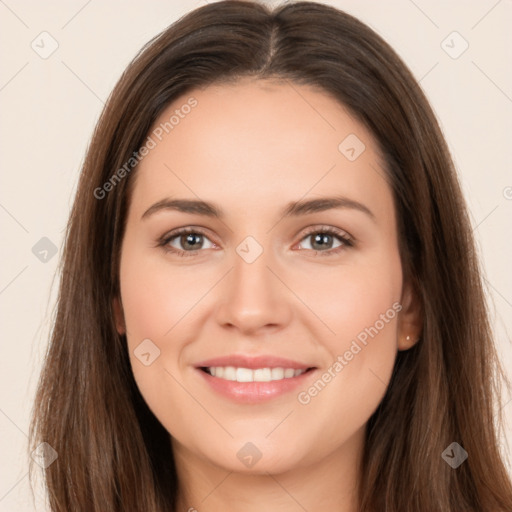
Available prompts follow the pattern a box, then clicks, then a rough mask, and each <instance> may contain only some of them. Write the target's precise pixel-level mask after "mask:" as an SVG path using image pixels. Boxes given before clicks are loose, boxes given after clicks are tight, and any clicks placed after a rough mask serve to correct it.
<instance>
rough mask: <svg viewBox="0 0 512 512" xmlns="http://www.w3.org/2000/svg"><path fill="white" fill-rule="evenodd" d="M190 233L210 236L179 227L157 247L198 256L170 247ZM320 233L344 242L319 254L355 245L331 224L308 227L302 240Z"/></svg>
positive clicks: (336, 252)
mask: <svg viewBox="0 0 512 512" xmlns="http://www.w3.org/2000/svg"><path fill="white" fill-rule="evenodd" d="M189 233H192V234H194V235H201V236H204V237H206V238H208V236H207V234H206V233H205V232H204V231H203V230H201V229H199V228H183V229H179V230H177V231H173V232H171V233H169V234H168V235H164V236H163V237H162V238H160V240H159V241H158V244H157V247H162V248H163V250H164V251H165V252H166V253H174V254H176V255H177V256H179V257H188V256H196V255H197V253H198V252H200V250H197V251H182V250H180V249H176V248H174V247H170V246H169V245H168V244H169V242H171V241H172V240H174V239H175V238H177V237H179V236H181V235H186V234H189ZM319 233H322V234H327V235H332V236H334V237H336V238H338V240H339V241H340V242H341V243H342V245H340V246H339V247H336V248H335V249H328V250H326V251H315V253H317V254H318V253H320V255H321V256H334V255H337V254H338V253H339V252H341V251H343V250H345V249H347V248H350V247H353V246H354V240H353V239H352V238H351V237H349V236H348V235H347V234H346V233H345V232H343V231H339V230H338V229H335V228H332V227H329V226H321V227H318V226H313V227H312V228H310V229H308V230H307V231H306V233H304V235H303V236H302V238H301V240H300V241H302V240H304V239H305V238H307V237H308V236H311V235H313V234H319ZM306 250H310V251H313V250H314V249H306Z"/></svg>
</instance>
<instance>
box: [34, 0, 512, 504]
mask: <svg viewBox="0 0 512 512" xmlns="http://www.w3.org/2000/svg"><path fill="white" fill-rule="evenodd" d="M60 286H61V287H60V294H59V299H58V311H57V316H56V321H55V326H54V329H53V332H52V339H51V344H50V349H49V353H48V356H47V360H46V364H45V367H44V369H43V373H42V376H41V381H40V385H39V390H38V394H37V397H36V406H35V409H34V416H33V423H32V431H31V433H32V447H33V448H35V447H36V446H38V445H39V444H40V443H43V442H45V443H48V445H49V446H51V448H52V449H53V450H55V452H56V454H57V455H58V457H57V459H56V460H55V461H53V462H52V463H51V464H48V465H47V468H46V473H45V477H46V482H47V487H48V494H49V501H50V505H51V509H52V510H53V511H64V510H65V511H69V510H87V511H90V510H109V511H115V510H134V511H135V510H137V511H139V510H147V511H164V510H199V511H201V510H210V511H213V510H231V511H236V510H244V511H247V510H261V509H265V508H266V509H269V510H325V509H328V508H329V509H331V510H338V511H340V512H355V511H382V510H386V511H397V512H398V511H400V512H402V511H412V510H414V511H420V512H422V511H425V512H427V511H428V512H431V511H432V510H446V511H459V510H460V511H466V512H467V511H489V512H491V511H492V512H496V511H505V510H511V509H512V490H511V483H510V480H509V477H508V475H507V473H506V469H505V467H504V464H503V461H502V459H501V456H500V452H499V446H498V441H497V434H496V430H495V428H496V426H495V424H494V420H493V406H494V404H495V403H496V400H497V398H498V396H499V395H498V392H499V387H498V384H499V382H500V381H499V379H496V380H495V378H494V375H495V370H500V367H499V364H498V361H497V359H496V354H495V350H494V346H493V342H492V337H491V331H490V327H489V323H488V316H487V312H486V308H485V302H484V296H483V292H482V288H481V283H480V277H479V269H478V263H477V260H476V256H475V250H474V243H473V240H472V233H471V229H470V224H469V221H468V217H467V213H466V209H465V205H464V201H463V198H462V194H461V191H460V187H459V185H458V182H457V178H456V175H455V172H454V169H453V164H452V162H451V159H450V156H449V153H448V150H447V147H446V143H445V141H444V139H443V136H442V134H441V131H440V129H439V126H438V124H437V121H436V119H435V117H434V115H433V113H432V110H431V108H430V107H429V105H428V102H427V100H426V98H425V96H424V95H423V93H422V92H421V90H420V89H419V87H418V86H417V84H416V82H415V80H414V78H413V76H412V75H411V73H410V72H409V71H408V70H407V68H406V66H405V65H404V64H403V63H402V62H401V60H400V59H399V57H398V56H397V55H396V53H395V52H394V51H393V50H392V49H391V48H390V47H389V46H388V45H387V44H386V43H385V42H384V41H383V40H382V39H381V38H380V37H379V36H377V35H376V34H375V33H374V32H373V31H372V30H371V29H369V28H368V27H367V26H365V25H364V24H362V23H361V22H359V21H358V20H356V19H354V18H353V17H351V16H349V15H347V14H345V13H343V12H341V11H339V10H336V9H334V8H331V7H327V6H323V5H320V4H316V3H312V2H301V3H298V4H289V5H285V6H282V7H279V8H276V9H275V10H274V11H271V10H269V9H268V8H266V7H264V6H262V5H259V4H257V3H252V2H236V1H227V2H219V3H216V4H213V5H209V6H205V7H203V8H200V9H197V10H195V11H193V12H191V13H190V14H188V15H187V16H185V17H183V18H182V19H180V20H179V21H178V22H177V23H175V24H174V25H172V26H171V27H169V28H168V29H167V30H166V31H165V32H163V33H162V34H161V35H160V36H158V37H157V38H155V39H154V40H153V41H152V42H151V43H150V44H149V45H148V46H147V47H146V48H145V49H144V51H143V52H141V54H140V55H139V56H138V57H137V58H136V59H135V60H134V61H133V62H132V63H131V64H130V66H129V67H128V69H127V70H126V72H125V73H124V74H123V76H122V77H121V79H120V81H119V83H118V84H117V86H116V88H115V89H114V92H113V93H112V95H111V97H110V99H109V101H108V103H107V105H106V107H105V110H104V112H103V115H102V117H101V119H100V121H99V123H98V126H97V128H96V131H95V133H94V136H93V140H92V143H91V145H90V147H89V150H88V153H87V158H86V161H85V163H84V167H83V170H82V174H81V179H80V183H79V188H78V191H77V196H76V199H75V203H74V206H73V210H72V213H71V217H70V221H69V225H68V232H67V238H66V242H65V248H64V256H63V267H62V280H61V285H60Z"/></svg>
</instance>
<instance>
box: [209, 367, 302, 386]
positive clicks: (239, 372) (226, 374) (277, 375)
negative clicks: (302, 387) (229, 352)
mask: <svg viewBox="0 0 512 512" xmlns="http://www.w3.org/2000/svg"><path fill="white" fill-rule="evenodd" d="M207 371H208V373H209V374H210V375H212V376H213V377H218V378H221V379H225V380H234V381H237V382H270V381H272V380H282V379H291V378H292V377H298V376H299V375H301V374H303V373H304V372H305V371H306V370H295V369H293V368H258V369H256V370H251V369H250V368H235V367H233V366H212V367H210V368H207Z"/></svg>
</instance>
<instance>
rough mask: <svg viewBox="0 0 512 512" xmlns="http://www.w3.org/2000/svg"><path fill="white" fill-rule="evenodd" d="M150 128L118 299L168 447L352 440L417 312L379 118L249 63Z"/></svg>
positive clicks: (295, 446) (208, 452)
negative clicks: (265, 76) (251, 74)
mask: <svg viewBox="0 0 512 512" xmlns="http://www.w3.org/2000/svg"><path fill="white" fill-rule="evenodd" d="M190 98H194V100H190ZM187 102H188V103H187ZM187 104H189V105H194V106H193V107H191V108H184V105H187ZM176 110H179V114H178V117H179V121H178V122H176V119H177V118H176V119H174V121H173V125H172V128H171V129H170V128H169V126H170V125H169V124H168V125H167V132H168V133H166V130H165V129H164V130H162V123H165V122H169V119H170V118H171V116H172V115H173V114H176V113H175V111H176ZM175 117H176V116H175ZM150 136H151V138H152V140H153V141H154V142H155V145H154V147H152V148H151V149H150V151H149V152H148V154H147V155H146V156H145V157H144V159H143V160H142V162H141V163H140V164H139V167H138V169H137V171H136V172H137V175H136V181H135V183H134V188H133V195H132V198H131V204H130V208H129V212H128V219H127V225H126V231H125V235H124V239H123V245H122V254H121V264H120V283H121V297H120V299H121V301H120V302H118V301H117V300H116V301H115V303H114V308H115V311H116V324H117V326H118V331H119V332H120V333H126V335H127V341H128V349H129V353H130V358H131V365H132V370H133V374H134V376H135V379H136V382H137V385H138V386H139V389H140V391H141V393H142V395H143V397H144V398H145V400H146V402H147V404H148V406H149V407H150V409H151V410H152V411H153V413H154V414H155V416H156V417H157V418H158V419H159V420H160V422H161V423H162V425H163V426H164V427H165V428H166V429H167V430H168V432H169V433H170V434H171V436H172V443H173V449H174V450H175V451H177V452H179V453H181V454H189V455H190V456H191V457H192V456H193V457H197V458H200V459H201V460H203V461H206V462H208V463H211V464H213V465H215V466H218V467H222V468H224V469H226V470H230V471H244V472H256V473H262V472H266V471H269V472H282V471H286V470H289V469H291V468H299V467H304V468H305V467H307V466H308V465H310V464H314V463H317V462H320V461H321V460H323V459H326V458H327V457H328V456H330V455H332V454H334V453H336V452H340V453H341V452H342V451H344V450H347V449H349V447H350V445H351V444H353V443H354V440H355V439H361V435H362V432H363V431H364V426H365V424H366V422H367V421H368V419H369V417H370V416H371V414H372V413H373V412H374V411H375V409H376V407H377V406H378V404H379V402H380V401H381V400H382V398H383V395H384V393H385V390H386V386H387V385H388V382H389V380H390V376H391V373H392V369H393V364H394V361H395V357H396V354H397V350H401V349H406V348H408V347H409V346H410V345H411V344H412V343H413V341H414V340H415V339H416V336H417V330H418V329H417V327H416V323H417V322H416V313H415V309H414V300H413V298H412V294H411V293H410V292H409V291H408V287H407V286H406V283H404V280H403V275H402V267H401V262H400V254H399V250H398V236H397V228H396V225H397V223H396V218H395V211H394V204H393V198H392V192H391V189H390V187H389V185H388V184H387V182H386V181H385V179H384V176H385V171H384V169H383V168H382V167H381V164H380V160H379V155H378V148H377V145H376V143H375V141H374V139H373V138H372V136H371V134H370V133H369V132H368V131H367V130H366V129H365V128H364V127H363V125H362V124H360V123H358V122H357V121H356V120H355V119H354V118H353V117H351V116H350V115H349V113H348V112H347V111H346V110H345V109H344V108H343V106H342V105H341V104H339V103H338V102H337V101H336V100H335V99H333V98H332V97H330V96H329V95H327V94H325V93H323V92H321V91H318V90H316V89H313V88H310V87H309V86H299V85H293V87H292V86H291V85H290V84H287V83H283V82H281V83H279V82H268V81H265V82H263V81H249V80H244V81H240V82H238V83H236V84H230V85H216V86H209V87H208V88H205V89H202V90H195V91H192V92H190V93H189V94H187V95H185V96H183V97H182V98H179V99H177V100H176V101H175V102H174V103H173V104H172V105H170V106H169V107H168V108H167V110H165V112H163V113H162V115H161V116H160V118H159V119H158V120H157V121H156V123H155V125H154V127H153V129H152V132H151V133H150ZM160 139H161V140H160ZM149 145H150V146H153V144H152V143H150V144H149ZM327 198H329V199H332V201H330V202H329V201H328V200H327ZM173 201H174V202H173ZM192 201H193V202H194V203H192ZM203 202H204V203H207V204H202V203H203ZM308 204H309V206H308ZM183 230H185V232H184V231H183ZM407 337H409V338H407Z"/></svg>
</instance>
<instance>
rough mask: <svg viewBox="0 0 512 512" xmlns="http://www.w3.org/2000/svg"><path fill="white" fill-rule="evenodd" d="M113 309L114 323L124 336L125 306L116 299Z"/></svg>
mask: <svg viewBox="0 0 512 512" xmlns="http://www.w3.org/2000/svg"><path fill="white" fill-rule="evenodd" d="M112 307H113V309H114V322H115V324H116V330H117V332H118V333H119V334H121V335H123V334H125V333H126V324H125V321H124V313H123V306H122V305H121V300H120V299H119V297H114V299H113V301H112Z"/></svg>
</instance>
